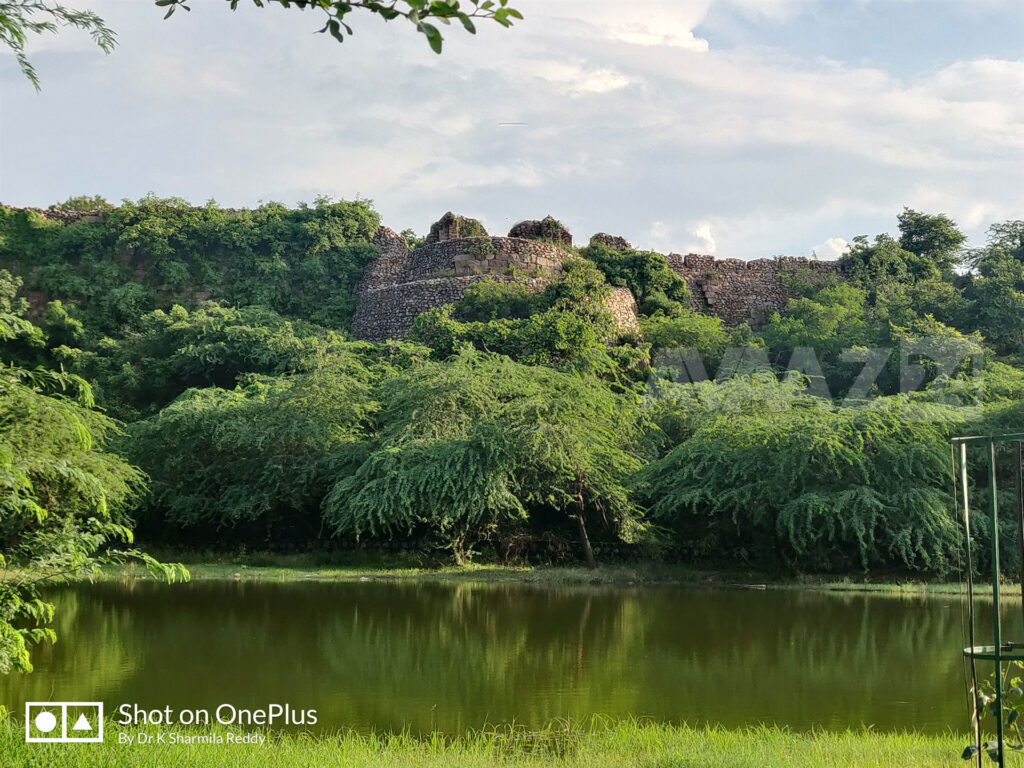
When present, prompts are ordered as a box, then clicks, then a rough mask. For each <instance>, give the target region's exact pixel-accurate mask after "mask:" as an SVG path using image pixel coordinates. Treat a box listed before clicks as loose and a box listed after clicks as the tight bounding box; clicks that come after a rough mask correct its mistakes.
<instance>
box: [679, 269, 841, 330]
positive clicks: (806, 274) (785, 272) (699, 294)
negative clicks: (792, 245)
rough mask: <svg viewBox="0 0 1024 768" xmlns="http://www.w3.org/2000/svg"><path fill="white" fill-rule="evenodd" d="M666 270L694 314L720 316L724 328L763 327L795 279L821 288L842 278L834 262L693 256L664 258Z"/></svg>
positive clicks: (781, 305) (779, 306)
mask: <svg viewBox="0 0 1024 768" xmlns="http://www.w3.org/2000/svg"><path fill="white" fill-rule="evenodd" d="M667 258H668V265H669V267H671V268H672V270H673V271H674V272H675V273H676V274H677V275H679V276H680V277H681V278H683V279H684V280H685V281H686V285H687V286H688V287H689V288H690V293H691V302H692V304H693V309H694V310H696V311H699V312H710V313H711V314H713V315H718V316H719V317H721V318H722V320H724V321H725V323H726V324H727V325H738V324H739V323H742V322H744V321H749V322H750V323H751V325H752V326H754V327H755V328H757V327H760V326H763V325H764V323H765V321H766V320H767V318H768V316H769V315H770V314H771V313H772V312H776V311H781V310H782V309H784V308H785V306H786V302H787V301H788V300H789V298H790V289H789V283H790V281H791V280H793V279H804V280H809V281H812V282H819V283H820V282H824V281H825V280H826V279H828V278H829V277H840V276H842V274H843V268H842V265H841V263H840V262H838V261H816V260H814V259H805V258H800V257H783V256H780V257H778V258H774V259H755V260H753V261H742V260H741V259H716V258H715V257H714V256H701V255H698V254H695V253H690V254H687V255H686V256H680V255H679V254H678V253H671V254H669V255H668V257H667Z"/></svg>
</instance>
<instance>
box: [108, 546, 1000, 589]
mask: <svg viewBox="0 0 1024 768" xmlns="http://www.w3.org/2000/svg"><path fill="white" fill-rule="evenodd" d="M154 554H155V555H156V556H157V557H158V558H159V559H161V560H164V561H166V562H182V563H184V564H185V565H186V566H187V567H188V569H189V572H190V574H191V577H192V579H194V580H200V581H201V580H207V579H213V580H220V579H234V580H246V581H301V580H318V581H365V580H394V581H433V582H476V583H481V582H483V583H498V584H502V583H506V584H508V583H515V584H538V585H549V586H585V585H605V586H635V585H645V584H677V585H690V586H703V587H709V588H715V587H720V588H739V589H803V590H822V591H829V592H883V593H887V594H907V595H919V594H926V595H962V594H963V593H964V586H963V584H962V583H958V582H955V581H949V580H948V579H947V580H927V579H924V578H922V577H921V576H920V575H919V574H904V573H885V574H871V575H870V576H867V575H864V574H851V575H849V576H846V577H836V576H835V575H818V576H814V575H792V574H778V573H775V574H772V573H765V572H760V571H753V570H741V569H736V568H728V567H726V568H714V567H711V566H708V565H683V564H672V563H659V562H646V563H630V564H622V563H611V564H604V565H602V566H601V567H600V568H598V569H597V570H596V571H590V570H587V569H586V568H583V567H579V566H504V565H495V564H487V563H471V564H469V565H465V566H454V565H438V564H432V563H427V562H424V561H423V560H422V559H421V558H419V557H416V556H414V555H401V554H390V553H363V554H357V553H343V554H342V555H340V556H339V555H334V556H325V555H323V554H316V553H310V554H291V555H286V554H261V553H253V554H242V555H226V554H223V553H194V552H192V553H188V552H187V553H181V552H155V553H154ZM99 578H101V579H104V580H114V581H116V580H129V581H130V580H133V579H146V578H150V577H149V575H148V574H147V572H146V571H145V569H142V568H138V567H132V566H130V565H129V566H125V567H118V568H109V569H107V570H105V571H104V572H103V573H102V574H101V575H100V576H99ZM975 590H976V592H977V594H981V595H983V594H986V593H989V594H990V593H991V591H992V587H991V584H989V583H988V582H987V581H986V580H984V579H983V580H981V581H980V582H979V583H977V584H976V585H975ZM1003 594H1004V596H1007V597H1009V596H1013V595H1018V596H1019V595H1020V585H1019V584H1014V583H1011V582H1007V583H1006V584H1005V585H1004V586H1003Z"/></svg>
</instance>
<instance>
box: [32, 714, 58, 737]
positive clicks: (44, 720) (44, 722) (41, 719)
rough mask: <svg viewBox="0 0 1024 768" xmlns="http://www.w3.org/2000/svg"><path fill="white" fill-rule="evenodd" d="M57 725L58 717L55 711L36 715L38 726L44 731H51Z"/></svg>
mask: <svg viewBox="0 0 1024 768" xmlns="http://www.w3.org/2000/svg"><path fill="white" fill-rule="evenodd" d="M56 727H57V718H56V716H55V715H54V714H53V712H40V713H39V714H38V715H36V728H37V729H38V730H40V731H42V732H43V733H49V732H50V731H52V730H53V729H54V728H56Z"/></svg>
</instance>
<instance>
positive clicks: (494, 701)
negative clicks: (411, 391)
mask: <svg viewBox="0 0 1024 768" xmlns="http://www.w3.org/2000/svg"><path fill="white" fill-rule="evenodd" d="M53 599H54V601H55V603H56V607H57V620H56V629H57V632H58V635H59V640H58V642H57V643H56V644H55V645H53V646H43V647H42V648H40V649H38V650H37V651H36V652H35V654H34V662H35V665H36V672H34V673H33V674H31V675H27V676H17V675H12V676H8V677H6V678H3V679H0V695H2V697H0V701H2V703H3V704H5V705H6V706H8V707H9V708H11V709H12V710H13V711H14V712H16V713H20V712H22V711H23V709H24V702H25V701H42V700H65V701H68V700H71V701H76V700H77V701H94V700H102V701H104V702H105V704H106V706H107V712H108V715H109V714H110V713H111V711H112V708H114V707H117V706H119V705H120V704H123V703H132V704H137V705H139V706H140V707H143V708H146V709H151V708H153V709H155V708H163V707H166V706H170V707H171V708H172V709H183V708H189V709H196V708H209V709H210V710H211V711H212V710H214V709H216V707H217V706H218V705H219V704H221V703H225V702H227V703H230V704H233V705H234V706H236V707H247V708H255V707H266V706H267V705H268V704H269V703H278V704H282V705H284V704H289V705H291V706H292V707H293V708H296V709H316V710H317V713H318V725H317V727H316V728H314V729H313V730H321V729H324V730H333V729H338V728H347V727H355V728H358V729H361V730H370V729H376V730H391V729H401V728H405V727H408V728H410V729H411V730H412V731H414V732H423V731H431V730H434V729H437V730H441V731H444V732H448V733H459V732H464V731H465V730H467V729H469V728H477V727H481V726H485V725H488V724H491V725H493V724H499V723H509V722H516V723H519V724H522V725H525V726H528V727H539V726H542V725H545V724H547V723H548V722H550V721H551V720H552V719H555V718H586V717H589V716H590V715H593V714H600V715H606V716H609V717H611V718H615V719H619V718H624V717H629V716H637V717H648V718H653V719H654V720H657V721H665V722H672V723H682V722H687V723H691V724H700V723H717V724H721V725H724V726H730V727H731V726H739V725H747V724H755V723H762V722H764V723H777V724H782V725H788V726H790V727H791V728H793V729H797V730H802V729H810V728H812V727H824V728H829V729H845V728H847V727H859V726H861V725H871V726H874V727H875V728H878V729H883V730H902V729H914V730H918V731H924V732H940V731H945V730H947V729H950V728H952V729H954V730H957V731H960V732H963V731H966V730H967V728H968V720H967V713H966V704H965V692H964V685H963V680H964V671H963V664H962V659H961V656H960V649H961V648H962V647H963V646H964V645H966V643H965V642H964V641H963V640H962V637H961V631H962V626H963V625H962V621H963V619H962V616H963V611H964V610H965V603H964V601H963V600H960V599H958V598H956V597H949V598H942V597H928V598H924V597H913V598H908V597H892V596H883V595H864V594H850V593H845V594H836V593H823V592H809V591H808V592H803V591H790V590H777V591H776V590H768V591H756V590H743V589H696V588H684V587H669V586H657V587H650V586H647V587H642V588H641V587H631V588H606V587H579V588H567V587H549V586H543V587H541V586H536V587H534V586H526V585H494V584H464V583H459V584H443V583H412V582H395V581H370V582H315V581H305V582H294V583H265V582H246V581H233V582H224V581H202V582H192V583H188V584H182V585H163V584H157V583H152V582H137V583H128V584H119V583H102V584H92V585H77V586H74V587H66V588H62V589H60V590H58V591H57V592H56V593H54V595H53ZM1018 605H1019V604H1018ZM1018 610H1019V609H1018ZM1010 613H1012V614H1013V621H1014V626H1016V622H1017V621H1018V619H1017V617H1016V612H1015V611H1014V612H1010ZM1004 631H1005V630H1004ZM1009 634H1011V635H1013V634H1014V633H1012V632H1010V633H1009ZM1014 639H1016V637H1014Z"/></svg>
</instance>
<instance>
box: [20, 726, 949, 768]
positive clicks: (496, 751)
mask: <svg viewBox="0 0 1024 768" xmlns="http://www.w3.org/2000/svg"><path fill="white" fill-rule="evenodd" d="M119 728H120V727H119V726H115V725H113V724H111V723H108V724H107V728H106V738H105V743H103V744H80V745H67V744H25V743H24V741H23V733H22V731H21V730H20V729H19V728H17V727H15V726H13V725H6V726H3V727H0V756H3V757H4V758H5V760H4V765H5V766H18V767H19V768H21V767H24V768H29V766H32V767H33V768H35V767H36V766H44V765H45V766H50V767H52V768H129V767H131V768H142V767H143V766H147V767H148V766H154V767H155V766H161V767H162V766H175V768H192V767H193V766H194V767H195V768H199V766H202V768H221V767H222V766H223V768H235V767H236V766H238V765H245V766H247V767H248V768H280V766H289V768H327V767H328V766H330V768H338V767H343V768H347V767H348V766H359V768H392V767H394V768H482V767H483V766H505V767H506V768H515V767H516V766H563V767H564V768H619V767H620V766H621V768H636V767H637V766H649V767H650V768H654V766H658V767H659V768H669V767H671V768H697V767H698V766H701V767H703V766H708V767H709V768H710V767H711V766H715V768H718V767H719V766H729V768H766V767H767V766H771V768H812V767H813V768H883V766H893V767H894V768H895V766H915V768H928V767H929V766H936V768H937V767H938V766H949V765H954V764H957V763H958V762H959V755H960V752H961V751H962V750H963V747H964V745H965V744H966V741H967V740H966V737H961V736H956V735H947V736H939V737H935V736H920V735H916V734H880V733H873V732H867V731H862V732H847V733H828V732H823V733H814V734H794V733H789V732H787V731H785V730H781V729H778V728H754V729H749V730H737V731H730V730H723V729H693V728H687V727H673V726H665V725H654V724H640V723H621V724H618V725H614V726H610V727H602V728H597V729H593V730H584V731H578V730H574V729H566V728H554V729H552V730H549V731H544V732H540V733H532V732H526V731H519V730H511V729H506V730H499V731H495V732H488V733H480V734H471V735H469V736H466V737H463V738H455V739H448V738H445V737H442V736H436V737H433V738H425V739H415V738H412V737H409V736H402V735H399V736H361V735H358V734H355V733H348V734H345V735H342V736H329V737H308V736H291V735H270V736H269V738H267V740H266V742H265V743H264V744H263V745H252V744H237V743H226V742H225V743H222V744H209V743H192V744H188V743H185V744H182V743H176V744H169V743H168V744H163V745H160V744H146V745H141V746H140V745H138V744H131V745H125V744H119V743H117V739H118V732H119ZM163 731H164V733H165V739H169V738H170V737H169V734H170V733H171V732H172V731H174V729H173V728H170V727H168V728H164V729H163ZM125 732H126V733H128V734H134V735H137V734H138V730H135V729H132V730H126V731H125ZM147 732H149V733H153V734H155V733H156V732H157V730H156V729H153V728H150V729H148V731H147ZM176 732H177V733H181V734H186V735H191V736H203V735H205V736H209V735H211V734H220V736H221V737H222V738H225V739H226V737H227V735H228V733H229V732H231V733H241V732H240V731H230V729H227V728H222V727H217V728H211V729H184V728H182V729H178V730H177V731H176Z"/></svg>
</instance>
